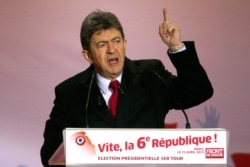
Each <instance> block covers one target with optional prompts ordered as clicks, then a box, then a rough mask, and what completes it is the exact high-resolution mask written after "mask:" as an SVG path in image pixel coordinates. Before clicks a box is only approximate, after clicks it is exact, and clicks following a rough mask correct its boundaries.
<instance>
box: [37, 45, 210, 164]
mask: <svg viewBox="0 0 250 167" xmlns="http://www.w3.org/2000/svg"><path fill="white" fill-rule="evenodd" d="M185 45H186V47H187V49H186V51H184V52H180V53H175V54H170V53H168V54H169V57H170V60H171V61H172V63H173V65H174V66H175V68H176V69H177V73H178V77H177V76H174V75H172V74H171V73H170V72H168V71H167V70H166V69H165V67H164V66H163V64H162V62H161V61H159V60H134V61H132V60H129V59H128V58H126V60H125V66H124V70H123V76H122V81H121V89H120V94H119V97H118V98H119V99H118V109H117V118H116V119H115V120H114V119H112V117H111V116H110V114H109V111H108V107H107V106H106V103H105V101H104V99H103V97H102V94H101V93H100V90H99V88H98V86H97V84H96V81H95V80H93V83H92V85H91V90H90V98H89V101H88V103H89V104H88V107H87V111H86V101H87V95H88V91H89V87H90V80H91V76H92V74H93V71H94V68H93V67H92V66H90V67H89V68H88V69H86V70H85V71H83V72H81V73H79V74H77V75H75V76H73V77H71V78H69V79H67V80H66V81H64V82H62V83H61V84H59V85H58V86H57V87H56V88H55V94H56V98H55V101H54V107H53V109H52V112H51V114H50V119H49V120H48V121H47V122H46V127H45V132H44V139H45V140H44V144H43V146H42V149H41V158H42V162H43V164H44V166H47V162H48V159H49V158H50V156H51V155H52V154H53V152H54V151H55V150H56V148H57V147H58V145H59V144H60V143H61V142H62V130H63V129H64V128H66V127H86V117H85V116H86V112H87V115H88V118H87V120H88V125H89V127H90V128H163V127H164V120H165V116H166V114H167V113H168V110H170V109H178V108H180V106H179V104H181V105H182V107H183V108H189V107H193V106H195V105H198V104H200V103H202V102H204V101H205V100H207V99H208V98H210V97H211V96H212V94H213V89H212V86H211V84H210V81H209V80H208V77H207V75H206V73H205V71H204V69H203V68H202V66H201V65H200V63H199V60H198V57H197V55H196V51H195V47H194V43H193V42H188V43H185Z"/></svg>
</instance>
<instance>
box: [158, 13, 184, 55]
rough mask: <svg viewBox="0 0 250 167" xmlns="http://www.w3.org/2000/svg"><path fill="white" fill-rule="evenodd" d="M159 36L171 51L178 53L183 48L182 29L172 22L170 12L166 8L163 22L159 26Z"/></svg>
mask: <svg viewBox="0 0 250 167" xmlns="http://www.w3.org/2000/svg"><path fill="white" fill-rule="evenodd" d="M159 34H160V36H161V39H162V41H163V42H164V43H165V44H167V46H168V47H169V49H170V50H171V51H173V52H174V51H178V50H180V49H181V48H182V47H183V43H182V41H181V34H180V28H179V27H178V26H177V25H176V24H174V23H171V22H170V20H169V17H168V12H167V10H166V9H165V8H164V9H163V22H162V23H161V24H160V26H159Z"/></svg>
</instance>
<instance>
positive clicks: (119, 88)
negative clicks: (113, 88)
mask: <svg viewBox="0 0 250 167" xmlns="http://www.w3.org/2000/svg"><path fill="white" fill-rule="evenodd" d="M118 90H119V92H120V93H121V94H122V95H125V94H126V93H125V91H124V90H123V88H122V87H121V85H119V86H118Z"/></svg>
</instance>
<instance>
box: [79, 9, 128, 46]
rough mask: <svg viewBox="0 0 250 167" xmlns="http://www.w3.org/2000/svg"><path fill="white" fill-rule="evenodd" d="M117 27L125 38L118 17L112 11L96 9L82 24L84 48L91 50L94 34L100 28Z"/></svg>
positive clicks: (81, 36) (81, 35) (81, 34)
mask: <svg viewBox="0 0 250 167" xmlns="http://www.w3.org/2000/svg"><path fill="white" fill-rule="evenodd" d="M110 28H115V29H117V30H118V31H120V32H121V35H122V37H123V39H124V32H123V28H122V25H121V23H120V21H119V20H118V18H117V17H116V16H115V15H114V14H113V13H111V12H106V11H101V10H96V11H93V12H91V13H90V14H89V15H88V16H87V17H86V18H85V19H84V21H83V23H82V26H81V33H80V38H81V44H82V48H83V49H85V50H88V51H90V39H91V37H92V35H93V34H94V33H95V32H97V31H100V30H106V29H110Z"/></svg>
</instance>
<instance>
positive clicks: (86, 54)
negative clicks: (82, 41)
mask: <svg viewBox="0 0 250 167" xmlns="http://www.w3.org/2000/svg"><path fill="white" fill-rule="evenodd" d="M82 56H83V57H84V59H85V60H87V61H88V62H89V63H90V64H93V60H92V57H91V54H90V53H89V51H87V50H83V51H82Z"/></svg>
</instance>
